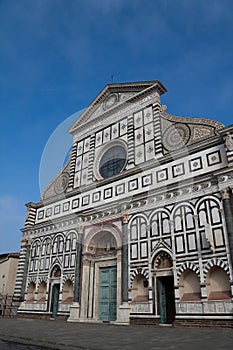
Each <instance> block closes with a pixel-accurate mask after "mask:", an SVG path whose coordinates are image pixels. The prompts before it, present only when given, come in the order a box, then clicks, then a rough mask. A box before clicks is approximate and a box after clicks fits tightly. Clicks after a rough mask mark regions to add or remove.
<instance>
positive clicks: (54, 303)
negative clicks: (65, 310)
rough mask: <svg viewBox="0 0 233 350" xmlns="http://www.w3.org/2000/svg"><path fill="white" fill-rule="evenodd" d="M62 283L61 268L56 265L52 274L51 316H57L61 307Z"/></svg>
mask: <svg viewBox="0 0 233 350" xmlns="http://www.w3.org/2000/svg"><path fill="white" fill-rule="evenodd" d="M60 284H61V269H60V266H58V265H55V266H54V267H53V269H52V271H51V274H50V312H51V317H52V318H55V317H56V316H57V313H58V308H59V294H60Z"/></svg>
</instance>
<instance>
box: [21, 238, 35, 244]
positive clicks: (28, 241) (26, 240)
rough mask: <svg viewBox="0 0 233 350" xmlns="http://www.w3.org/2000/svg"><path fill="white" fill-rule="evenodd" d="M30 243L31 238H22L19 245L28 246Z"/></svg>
mask: <svg viewBox="0 0 233 350" xmlns="http://www.w3.org/2000/svg"><path fill="white" fill-rule="evenodd" d="M31 243H32V238H25V237H24V238H23V239H22V240H21V245H22V246H28V245H30V244H31Z"/></svg>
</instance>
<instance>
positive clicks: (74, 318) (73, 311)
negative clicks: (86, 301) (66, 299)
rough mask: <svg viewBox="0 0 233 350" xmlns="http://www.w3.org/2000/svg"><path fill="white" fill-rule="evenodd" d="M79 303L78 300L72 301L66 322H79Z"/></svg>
mask: <svg viewBox="0 0 233 350" xmlns="http://www.w3.org/2000/svg"><path fill="white" fill-rule="evenodd" d="M79 315H80V305H79V303H78V302H74V303H73V305H71V307H70V317H69V318H68V319H67V322H79V321H80V316H79Z"/></svg>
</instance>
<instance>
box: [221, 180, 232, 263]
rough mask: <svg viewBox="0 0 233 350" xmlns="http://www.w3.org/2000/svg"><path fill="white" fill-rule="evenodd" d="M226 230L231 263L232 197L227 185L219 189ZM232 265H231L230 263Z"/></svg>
mask: <svg viewBox="0 0 233 350" xmlns="http://www.w3.org/2000/svg"><path fill="white" fill-rule="evenodd" d="M221 195H222V203H223V210H224V217H225V222H226V230H227V235H228V241H229V251H230V255H231V256H230V259H231V265H232V263H233V198H232V190H231V189H230V188H229V187H228V188H225V189H224V190H222V191H221ZM232 267H233V265H232Z"/></svg>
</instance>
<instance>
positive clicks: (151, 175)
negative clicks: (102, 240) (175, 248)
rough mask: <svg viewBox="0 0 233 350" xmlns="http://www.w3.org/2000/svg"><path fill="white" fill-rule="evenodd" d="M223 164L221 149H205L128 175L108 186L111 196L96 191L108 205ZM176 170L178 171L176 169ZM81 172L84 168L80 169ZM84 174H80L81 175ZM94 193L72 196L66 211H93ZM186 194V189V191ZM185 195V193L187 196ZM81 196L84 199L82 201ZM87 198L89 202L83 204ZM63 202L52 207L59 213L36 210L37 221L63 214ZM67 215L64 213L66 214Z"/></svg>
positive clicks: (51, 208) (96, 203) (104, 190)
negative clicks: (90, 207)
mask: <svg viewBox="0 0 233 350" xmlns="http://www.w3.org/2000/svg"><path fill="white" fill-rule="evenodd" d="M213 157H218V158H217V159H219V160H221V163H217V162H216V159H215V158H214V160H212V162H214V163H210V159H212V158H213ZM208 159H209V164H210V165H208ZM225 165H226V160H225V156H224V148H223V147H222V146H220V147H218V149H216V147H213V148H210V149H209V150H207V151H206V153H205V152H199V153H198V154H195V155H193V156H189V157H186V158H183V162H182V163H180V162H179V160H177V161H173V162H170V163H168V164H166V165H161V166H160V167H159V168H160V169H159V170H156V171H155V170H154V169H153V170H145V171H144V172H143V173H142V175H141V174H140V175H139V176H138V177H137V179H135V177H134V176H130V177H128V178H127V179H124V180H122V179H121V180H118V181H115V182H114V183H112V186H111V187H112V190H111V194H110V192H109V190H108V187H109V186H107V185H105V186H101V187H100V188H99V189H98V192H100V193H101V194H100V196H101V198H107V199H108V200H109V203H110V202H113V203H114V200H115V198H116V197H115V196H117V197H118V198H122V199H123V198H127V197H128V196H130V195H131V193H132V192H133V191H134V190H136V189H137V194H139V193H140V192H144V191H145V188H146V187H148V188H149V189H150V190H154V189H155V188H159V187H157V186H158V185H160V184H161V186H162V185H163V186H164V185H170V184H172V183H176V182H177V178H178V179H179V180H181V179H183V178H184V177H185V178H187V177H190V175H191V176H192V173H195V175H202V174H204V173H205V172H208V171H209V168H211V170H212V171H213V170H218V169H219V168H220V166H221V167H222V166H225ZM178 169H179V170H178ZM84 170H85V169H84ZM85 174H86V176H87V173H85V172H84V173H83V176H84V175H85ZM200 189H201V187H200V186H196V187H195V186H194V187H193V189H192V191H199V190H200ZM94 192H96V190H90V191H86V193H85V194H80V195H77V196H75V198H72V199H71V200H70V202H71V201H72V200H73V201H76V203H78V201H79V204H78V205H77V206H76V207H74V206H73V205H72V206H70V209H69V212H70V213H72V212H77V211H81V210H82V208H83V207H85V206H87V205H91V206H92V207H93V208H94V207H95V206H98V205H99V204H98V202H96V201H93V198H94V197H93V193H94ZM188 192H189V190H188ZM188 192H187V193H188ZM174 195H175V193H173V194H172V195H171V194H169V193H168V194H167V196H168V199H169V197H170V196H173V197H174ZM83 197H84V199H82V198H83ZM87 198H89V200H88V201H87ZM64 202H65V201H64V200H62V201H61V202H60V203H55V204H54V207H55V206H56V207H57V206H59V205H61V206H62V207H61V210H60V212H59V211H58V210H56V211H55V209H54V207H52V205H50V206H47V207H44V208H43V209H39V210H38V213H37V222H42V221H45V220H46V219H47V218H48V217H49V218H52V217H59V216H61V215H62V213H63V212H64V207H63V203H64ZM66 202H67V203H68V202H69V200H68V199H67V200H66ZM67 212H68V211H67Z"/></svg>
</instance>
